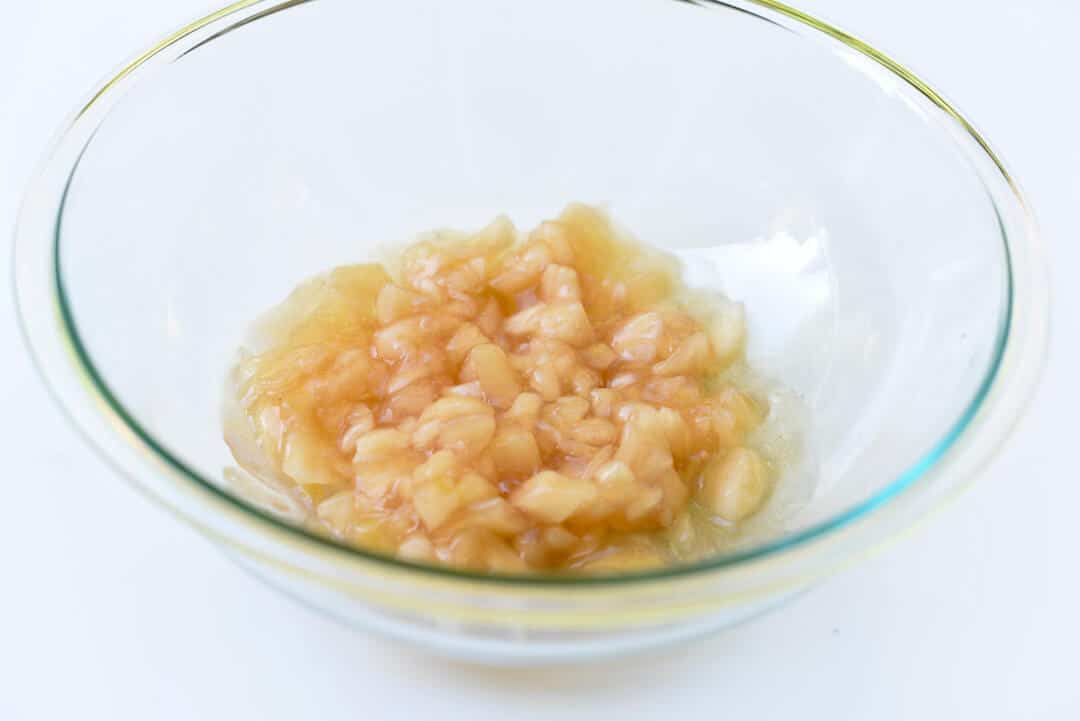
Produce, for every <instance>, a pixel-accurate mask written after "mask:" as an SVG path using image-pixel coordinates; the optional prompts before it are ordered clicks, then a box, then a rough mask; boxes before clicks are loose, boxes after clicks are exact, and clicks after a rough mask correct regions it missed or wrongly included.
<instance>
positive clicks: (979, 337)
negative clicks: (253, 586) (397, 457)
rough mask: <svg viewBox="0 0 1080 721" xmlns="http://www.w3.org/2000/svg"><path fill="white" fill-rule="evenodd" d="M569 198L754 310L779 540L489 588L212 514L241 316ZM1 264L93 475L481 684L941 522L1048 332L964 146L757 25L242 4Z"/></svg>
mask: <svg viewBox="0 0 1080 721" xmlns="http://www.w3.org/2000/svg"><path fill="white" fill-rule="evenodd" d="M571 200H577V201H584V202H588V203H594V204H600V205H603V206H605V207H607V208H609V209H610V211H611V212H612V213H613V214H614V215H615V217H616V218H617V219H618V220H620V221H621V223H622V224H623V225H625V226H626V227H628V228H630V229H632V230H633V231H634V232H636V233H637V234H638V235H639V236H640V237H642V238H643V239H645V240H647V241H648V242H650V243H652V244H655V245H659V246H662V247H664V248H666V249H668V250H670V251H671V252H673V253H675V254H677V255H678V256H680V257H681V258H682V259H683V260H684V261H686V268H687V272H688V275H689V279H690V281H691V283H692V284H694V285H698V286H709V287H714V288H718V289H721V290H723V291H725V292H726V293H727V294H728V295H730V296H732V297H734V298H737V299H739V300H742V301H744V302H745V303H746V308H747V311H748V320H749V325H750V339H751V340H750V347H749V355H750V357H751V360H752V361H753V362H754V363H755V364H756V365H758V366H759V367H761V368H762V369H763V370H765V371H766V372H767V373H769V374H771V375H773V376H775V377H778V378H780V379H782V380H783V381H784V382H785V383H786V384H787V385H789V386H791V387H792V388H793V389H794V390H795V391H797V392H798V393H799V394H800V395H801V397H802V399H803V400H804V401H805V403H806V405H807V406H808V408H809V410H810V414H811V422H812V428H811V431H810V432H809V435H808V439H807V442H808V445H809V447H810V448H811V449H812V457H813V458H814V459H815V461H816V464H817V465H816V467H817V477H818V481H817V485H816V486H815V488H814V490H813V493H812V496H811V497H810V498H809V499H808V500H807V502H806V503H805V506H804V507H803V508H802V509H801V511H800V512H799V513H798V514H797V515H796V516H795V517H793V518H791V519H790V521H789V522H788V523H787V525H786V526H785V527H784V528H783V529H782V530H778V531H777V532H776V533H775V534H774V535H773V536H771V537H769V538H766V539H765V540H763V541H762V542H760V543H757V544H755V545H753V546H752V547H747V548H740V549H738V550H736V551H733V552H732V553H729V554H727V555H722V556H718V557H716V558H712V559H709V560H707V561H705V562H703V563H700V564H698V565H695V566H688V567H678V568H671V569H666V570H663V571H658V572H651V573H644V574H639V575H628V576H620V577H601V578H593V579H585V580H573V581H572V580H567V579H565V578H546V577H536V578H527V579H520V578H517V579H515V578H499V577H488V576H479V575H475V574H469V573H462V572H455V571H452V570H448V569H436V568H428V567H423V566H417V565H413V564H410V563H406V562H402V561H397V560H393V559H390V558H385V557H382V556H378V555H375V554H371V553H365V552H364V551H360V550H356V549H352V548H345V547H342V546H339V545H336V544H335V543H334V542H332V541H329V540H327V539H324V538H318V537H314V536H311V535H308V534H306V533H305V532H304V531H302V530H299V529H298V528H295V527H292V526H290V525H288V524H287V523H284V522H282V521H281V520H278V519H275V518H272V517H270V516H268V515H266V514H264V513H263V512H261V511H259V510H257V509H256V508H254V507H252V506H251V505H250V504H248V503H247V502H245V500H244V499H242V498H235V497H233V496H232V495H230V494H229V492H228V491H227V490H226V489H225V488H224V486H223V484H222V472H223V469H224V468H225V467H226V466H228V465H230V464H231V458H230V456H229V453H228V450H227V448H226V446H225V444H224V443H223V441H222V437H221V424H220V415H219V409H220V402H221V398H220V394H221V388H222V380H223V377H224V373H225V370H226V367H227V366H228V364H229V362H230V360H231V359H232V353H233V351H234V349H235V348H236V346H237V344H238V343H239V342H240V340H241V339H242V338H243V336H244V334H245V331H246V328H247V326H248V323H249V322H250V321H251V320H252V319H253V318H255V317H256V316H257V315H258V314H259V313H260V312H261V311H262V310H264V309H266V308H268V307H270V306H271V305H273V304H274V303H276V302H277V301H278V300H280V299H281V298H282V297H283V296H284V295H285V294H286V293H287V292H288V291H289V290H290V289H291V288H292V287H293V286H294V285H295V284H296V283H298V282H299V281H300V280H301V279H303V278H305V277H307V276H309V275H312V274H314V273H316V272H319V271H323V270H325V269H328V268H330V267H333V266H335V265H338V264H342V263H348V262H355V261H357V260H361V259H363V258H364V257H365V256H367V255H368V254H369V253H370V251H371V249H372V248H373V247H374V245H375V244H381V243H385V242H387V241H399V240H405V239H408V238H409V237H410V236H411V235H412V234H414V233H416V232H418V231H421V230H425V229H427V228H430V227H434V226H447V225H450V226H459V227H466V228H468V227H475V226H478V225H480V224H482V223H484V222H486V221H487V220H488V219H490V218H491V217H493V216H494V215H495V214H497V213H499V212H508V213H509V214H510V215H511V216H512V217H513V218H514V219H515V220H516V221H518V223H519V225H522V226H528V225H530V224H532V223H534V222H535V221H537V220H538V219H540V218H542V217H548V216H551V215H553V214H555V213H557V212H558V210H559V209H560V208H561V207H562V206H563V204H565V203H566V202H568V201H571ZM16 245H17V248H16V269H15V273H16V281H17V283H16V285H17V295H18V302H19V307H20V311H21V315H22V320H23V325H24V329H25V334H26V337H27V339H28V343H29V345H30V347H31V349H32V351H33V354H34V356H35V357H36V359H37V362H38V364H39V366H40V368H41V370H42V373H43V375H44V376H45V378H46V379H47V381H48V383H49V385H50V387H51V388H52V389H53V391H54V393H55V395H56V397H57V398H58V399H59V401H60V402H61V404H62V405H63V406H64V408H65V409H66V410H67V412H68V413H69V414H70V416H71V419H72V421H73V422H74V424H75V425H76V426H77V427H78V428H79V429H80V430H81V431H82V432H83V434H84V435H85V436H86V437H87V438H88V440H89V441H90V442H91V443H92V444H93V445H94V446H95V447H96V448H97V449H98V450H99V451H100V452H101V454H102V456H103V457H104V458H106V459H107V460H108V461H109V462H110V463H112V464H113V465H114V466H115V467H116V468H117V470H119V471H120V472H121V473H123V475H125V476H126V477H127V478H129V479H130V480H131V481H132V482H133V483H134V484H135V485H136V486H137V487H138V488H140V489H142V490H143V491H145V492H146V493H148V494H149V495H150V496H152V497H153V498H155V499H157V500H159V501H160V502H161V503H162V504H163V505H164V506H166V507H168V508H169V509H171V510H172V511H174V512H175V513H176V514H177V515H178V516H180V517H182V518H184V519H185V520H187V521H188V522H190V523H191V524H193V525H194V526H196V527H197V528H198V529H199V530H201V531H202V532H204V533H205V534H207V535H208V536H210V537H211V538H212V539H213V540H214V541H215V542H217V543H219V544H220V545H221V546H222V547H224V548H225V549H227V551H228V552H229V553H230V554H232V555H233V556H234V557H235V558H236V559H238V560H239V561H240V562H241V563H243V564H244V565H246V566H247V567H249V568H251V569H253V570H255V571H256V572H257V573H258V574H259V575H260V576H261V577H263V578H265V579H267V580H268V581H270V582H271V583H272V584H274V585H275V586H277V587H278V588H280V589H282V590H284V591H286V592H288V593H290V594H292V595H294V596H296V597H297V598H300V599H302V600H304V601H305V602H307V603H309V604H311V605H313V606H315V607H318V608H320V609H323V610H325V611H327V612H329V613H331V614H333V615H335V616H337V617H340V618H342V619H344V620H346V621H348V622H350V623H352V624H355V625H361V626H364V627H367V628H373V629H377V630H381V631H384V632H387V633H390V634H392V635H394V636H397V637H400V638H406V639H411V640H414V641H416V642H418V643H421V644H424V645H425V646H426V647H428V648H431V649H435V650H440V651H444V652H446V653H451V654H454V655H458V656H462V657H469V658H480V659H486V660H499V661H519V662H527V661H539V660H552V659H565V658H578V657H584V656H590V655H598V654H606V653H617V652H621V651H624V650H626V649H632V648H640V647H644V646H648V645H653V644H657V643H662V642H666V641H672V640H677V639H681V638H687V637H691V636H694V635H698V634H701V633H705V632H707V631H710V630H713V629H716V628H720V627H723V626H725V625H728V624H731V623H734V622H737V621H739V620H742V619H744V618H747V617H749V616H751V615H753V614H755V613H758V612H760V611H762V610H763V609H766V608H769V607H772V606H775V605H776V604H778V603H779V602H781V601H782V600H784V599H786V598H789V597H790V596H791V595H793V594H794V593H796V592H798V591H799V590H800V589H802V588H805V587H806V586H807V585H808V584H811V583H813V582H814V581H816V580H818V579H820V578H821V577H823V576H824V575H825V574H827V573H829V572H830V571H833V570H834V569H837V568H839V567H841V566H843V565H844V564H846V563H849V562H850V561H852V560H853V559H854V558H856V557H858V556H860V555H863V554H864V553H865V552H866V551H868V550H869V549H871V548H873V547H875V546H876V545H878V544H879V543H880V542H882V541H883V540H884V539H886V538H889V537H892V536H894V535H895V534H896V533H897V532H898V531H900V530H901V529H904V528H907V527H910V526H911V525H912V524H913V522H914V521H916V520H917V519H920V518H923V517H925V516H926V514H927V512H928V511H930V510H931V509H933V508H936V507H939V506H940V505H941V504H942V503H943V501H945V500H946V499H948V498H950V497H951V496H953V495H955V493H956V492H957V490H958V489H960V488H961V487H962V486H963V484H964V482H965V481H966V480H968V479H970V478H971V477H972V476H973V474H974V473H975V472H976V471H977V469H978V468H979V466H980V464H982V463H983V462H984V461H986V460H987V458H988V457H989V456H990V455H992V453H993V451H995V450H996V449H997V448H999V447H1000V445H1001V443H1002V442H1003V440H1004V438H1005V436H1006V434H1007V432H1008V430H1009V429H1010V428H1011V426H1012V425H1013V423H1014V422H1015V420H1016V418H1017V416H1018V415H1019V413H1020V412H1021V410H1022V408H1023V406H1024V403H1025V401H1026V400H1027V398H1028V397H1029V395H1030V392H1031V390H1032V386H1033V385H1034V383H1035V381H1036V378H1037V376H1038V374H1039V370H1040V368H1041V360H1042V356H1043V349H1044V345H1045V337H1046V318H1047V289H1046V286H1045V279H1044V275H1043V267H1042V264H1043V258H1042V251H1041V249H1040V247H1039V242H1038V239H1037V237H1036V234H1035V232H1034V229H1033V224H1032V220H1031V216H1030V213H1029V211H1028V208H1027V205H1026V203H1025V201H1024V199H1023V197H1022V195H1021V194H1020V192H1019V191H1018V189H1017V186H1016V184H1015V183H1014V182H1013V180H1012V178H1011V177H1010V176H1009V174H1008V173H1007V171H1006V170H1005V168H1004V166H1003V165H1002V163H1001V161H1000V160H999V159H998V157H997V156H996V155H995V154H994V153H993V152H992V151H991V149H990V148H989V146H988V145H987V143H986V142H985V141H984V140H983V138H982V137H981V136H980V135H979V134H978V133H977V132H976V131H975V130H974V128H973V127H972V126H971V125H970V124H969V122H968V121H967V120H966V119H965V118H964V117H963V116H962V115H961V114H959V113H958V112H957V111H956V110H955V109H954V108H953V107H952V106H950V105H949V104H948V103H947V102H946V101H945V100H943V99H942V98H941V97H940V96H939V95H938V94H937V93H936V92H934V91H933V90H932V89H931V88H930V87H928V86H927V85H926V84H925V83H923V82H922V81H921V80H919V79H918V78H916V77H915V76H913V75H912V74H911V73H910V72H908V71H907V70H905V69H904V68H903V67H901V66H900V65H898V64H897V63H896V62H894V61H893V60H891V59H889V58H888V57H886V56H884V55H883V54H881V53H879V52H878V51H876V50H874V49H873V48H871V47H869V46H867V45H865V44H863V43H861V42H860V41H858V40H856V39H854V38H852V37H851V36H849V35H846V34H844V33H842V32H840V31H838V30H836V29H835V28H833V27H831V26H829V25H826V24H824V23H821V22H819V21H817V20H815V19H813V18H810V17H807V16H806V15H804V14H802V13H800V12H798V11H796V10H794V9H791V8H789V7H787V6H784V5H782V4H780V3H777V2H772V1H771V0H730V1H729V2H718V1H713V0H700V1H699V2H676V1H675V0H589V1H588V2H581V1H580V0H565V1H561V0H560V1H552V0H549V1H548V2H542V3H508V2H503V1H502V0H457V1H456V2H453V3H446V2H438V0H416V1H414V2H408V3H374V2H345V1H344V0H317V1H315V2H310V1H308V2H304V1H302V0H301V1H297V0H290V1H286V2H282V1H281V0H257V1H252V0H245V1H242V2H238V3H235V4H233V5H231V6H229V7H227V8H224V9H222V10H220V11H218V12H216V13H213V14H211V15H209V16H207V17H205V18H202V19H200V20H197V21H195V22H193V23H192V24H190V25H188V26H187V27H185V28H182V29H181V30H179V31H177V32H175V33H173V34H172V35H170V36H168V37H166V38H165V39H163V40H162V41H160V42H159V43H157V44H156V45H154V46H153V47H151V48H150V49H149V50H147V51H146V52H145V53H143V54H142V55H140V56H138V57H137V58H136V59H134V60H133V61H132V62H131V63H129V64H128V65H126V66H124V67H123V68H122V69H120V70H119V71H118V72H117V73H116V74H115V75H113V76H112V77H110V78H109V79H108V80H107V81H106V82H104V83H103V84H102V85H101V87H100V88H98V89H97V90H96V91H95V92H94V93H93V95H92V96H91V97H90V98H89V99H88V100H87V101H86V102H85V103H84V104H83V105H81V106H80V107H79V108H78V110H77V111H76V112H75V113H74V115H73V117H72V118H71V120H70V122H69V123H68V124H67V125H66V126H65V127H64V129H63V131H62V133H61V134H60V137H59V139H58V140H57V142H56V145H55V147H54V149H53V151H52V153H51V155H50V156H49V157H48V159H47V160H46V162H45V163H44V165H43V167H42V169H41V172H40V174H39V175H38V176H37V178H36V179H35V180H34V182H33V184H32V186H31V188H30V189H29V192H28V194H27V197H26V201H25V205H24V208H23V212H22V215H21V217H20V223H19V228H18V232H17V243H16ZM93 512H94V513H97V514H101V515H105V514H107V513H108V509H94V510H93Z"/></svg>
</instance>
